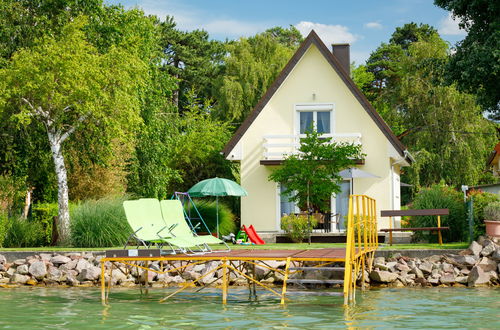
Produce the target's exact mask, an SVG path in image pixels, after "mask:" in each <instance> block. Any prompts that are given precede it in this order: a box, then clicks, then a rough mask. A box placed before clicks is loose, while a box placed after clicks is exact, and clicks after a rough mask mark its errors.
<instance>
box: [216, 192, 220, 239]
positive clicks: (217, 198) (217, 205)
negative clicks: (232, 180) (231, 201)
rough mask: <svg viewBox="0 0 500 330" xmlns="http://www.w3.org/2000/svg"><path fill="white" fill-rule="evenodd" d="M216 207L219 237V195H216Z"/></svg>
mask: <svg viewBox="0 0 500 330" xmlns="http://www.w3.org/2000/svg"><path fill="white" fill-rule="evenodd" d="M215 205H216V206H215V209H216V211H217V212H216V219H217V229H216V230H217V238H219V196H216V197H215Z"/></svg>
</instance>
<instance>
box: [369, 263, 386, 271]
mask: <svg viewBox="0 0 500 330" xmlns="http://www.w3.org/2000/svg"><path fill="white" fill-rule="evenodd" d="M373 267H375V268H378V269H380V270H389V267H387V265H386V264H385V263H376V264H374V265H373Z"/></svg>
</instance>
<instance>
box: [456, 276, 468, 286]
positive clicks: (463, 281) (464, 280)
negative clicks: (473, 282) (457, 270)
mask: <svg viewBox="0 0 500 330" xmlns="http://www.w3.org/2000/svg"><path fill="white" fill-rule="evenodd" d="M455 281H456V282H457V283H460V284H467V276H457V277H455Z"/></svg>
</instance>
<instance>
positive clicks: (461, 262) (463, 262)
mask: <svg viewBox="0 0 500 330" xmlns="http://www.w3.org/2000/svg"><path fill="white" fill-rule="evenodd" d="M478 259H479V258H478V257H476V256H451V258H448V259H447V261H448V262H450V263H451V264H454V265H455V266H459V267H460V268H464V267H467V266H474V265H475V264H476V262H477V260H478Z"/></svg>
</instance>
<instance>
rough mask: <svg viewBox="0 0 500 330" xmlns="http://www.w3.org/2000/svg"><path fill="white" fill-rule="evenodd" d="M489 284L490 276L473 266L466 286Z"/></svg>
mask: <svg viewBox="0 0 500 330" xmlns="http://www.w3.org/2000/svg"><path fill="white" fill-rule="evenodd" d="M489 282H490V274H486V273H485V272H484V271H483V270H482V268H480V267H477V266H474V267H473V268H472V270H471V271H470V273H469V277H467V285H468V286H477V285H485V284H488V283H489Z"/></svg>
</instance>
